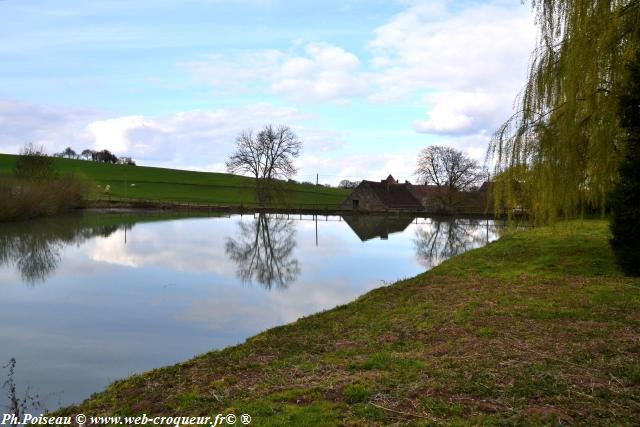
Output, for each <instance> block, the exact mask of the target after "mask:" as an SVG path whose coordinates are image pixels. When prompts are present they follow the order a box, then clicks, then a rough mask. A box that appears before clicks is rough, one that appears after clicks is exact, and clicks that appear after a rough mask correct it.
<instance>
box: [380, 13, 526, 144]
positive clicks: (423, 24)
mask: <svg viewBox="0 0 640 427" xmlns="http://www.w3.org/2000/svg"><path fill="white" fill-rule="evenodd" d="M453 7H454V4H453V3H446V2H436V3H435V4H434V3H432V2H429V3H426V2H413V3H412V4H411V6H410V7H408V8H407V10H405V11H404V12H402V13H400V14H398V15H396V16H394V17H393V18H392V19H391V20H390V21H389V22H388V23H386V24H385V25H383V26H381V27H379V28H378V29H377V30H376V36H375V38H374V39H373V40H372V41H371V42H370V44H369V47H370V49H371V50H372V52H373V53H374V58H373V65H374V67H375V69H376V72H375V83H376V85H377V86H378V87H379V91H377V92H376V93H375V95H372V96H371V97H370V99H371V100H372V101H374V102H391V101H395V100H398V99H401V98H403V97H407V96H410V95H412V94H415V93H419V92H420V91H429V93H430V95H428V96H427V98H426V101H427V119H426V120H422V121H417V122H416V123H415V124H414V128H415V129H416V130H417V131H418V132H429V133H451V134H460V133H466V134H471V133H474V132H478V131H480V130H488V129H493V128H495V127H496V126H497V125H498V124H499V123H500V122H502V121H503V120H505V119H506V118H507V117H508V116H509V115H510V112H511V106H512V103H513V99H514V98H515V95H516V94H517V93H518V91H519V90H520V88H521V86H522V85H523V83H524V79H525V77H526V69H527V61H528V55H529V52H530V51H531V49H532V47H533V45H534V41H535V33H536V31H535V27H534V24H533V17H532V15H531V13H530V11H529V9H528V8H525V7H523V6H518V5H511V4H506V5H505V4H501V3H499V2H493V3H489V4H483V5H477V4H473V5H471V6H468V7H466V8H463V9H462V10H456V11H455V12H451V9H452V8H453Z"/></svg>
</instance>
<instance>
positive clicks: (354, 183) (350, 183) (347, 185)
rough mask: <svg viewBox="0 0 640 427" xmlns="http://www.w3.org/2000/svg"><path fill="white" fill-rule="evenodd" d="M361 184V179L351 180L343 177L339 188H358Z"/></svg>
mask: <svg viewBox="0 0 640 427" xmlns="http://www.w3.org/2000/svg"><path fill="white" fill-rule="evenodd" d="M358 185H360V181H349V180H348V179H343V180H342V181H340V183H339V184H338V188H356V187H357V186H358Z"/></svg>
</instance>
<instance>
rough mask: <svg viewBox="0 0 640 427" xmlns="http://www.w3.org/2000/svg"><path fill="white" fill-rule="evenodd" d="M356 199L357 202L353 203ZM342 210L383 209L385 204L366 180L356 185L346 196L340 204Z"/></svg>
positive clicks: (385, 208) (385, 207)
mask: <svg viewBox="0 0 640 427" xmlns="http://www.w3.org/2000/svg"><path fill="white" fill-rule="evenodd" d="M354 201H357V203H354ZM356 205H357V206H356ZM340 208H341V209H342V210H354V211H355V210H360V211H378V212H380V211H385V210H387V206H386V205H385V204H384V203H383V201H382V200H380V198H379V197H378V195H377V194H376V193H375V191H373V189H371V187H369V185H367V183H366V182H363V183H361V184H360V185H358V186H357V187H356V188H355V189H354V190H353V191H352V192H351V194H350V195H349V197H347V200H345V201H344V202H343V203H342V205H341V206H340Z"/></svg>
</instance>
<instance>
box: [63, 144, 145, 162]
mask: <svg viewBox="0 0 640 427" xmlns="http://www.w3.org/2000/svg"><path fill="white" fill-rule="evenodd" d="M54 157H64V158H67V159H77V160H91V161H92V162H99V163H111V164H114V165H115V164H119V165H131V166H135V165H136V162H135V161H133V160H132V159H131V157H118V156H116V155H115V154H113V153H111V151H109V150H100V151H96V150H91V149H89V148H87V149H84V150H82V152H81V153H80V154H78V153H76V151H75V150H74V149H73V148H71V147H67V148H65V149H64V150H63V151H62V152H60V153H55V154H54Z"/></svg>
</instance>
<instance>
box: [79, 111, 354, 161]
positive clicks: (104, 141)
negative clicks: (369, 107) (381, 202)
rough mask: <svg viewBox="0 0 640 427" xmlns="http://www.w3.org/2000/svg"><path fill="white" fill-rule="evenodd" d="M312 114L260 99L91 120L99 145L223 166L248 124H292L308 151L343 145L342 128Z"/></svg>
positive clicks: (144, 156) (144, 157) (152, 156)
mask: <svg viewBox="0 0 640 427" xmlns="http://www.w3.org/2000/svg"><path fill="white" fill-rule="evenodd" d="M310 120H311V116H309V115H307V114H304V113H301V112H300V111H298V110H296V109H293V108H282V107H274V106H271V105H268V104H255V105H250V106H246V107H235V108H227V109H219V110H215V111H191V112H181V113H175V114H172V115H169V116H165V117H159V118H145V117H143V116H126V117H120V118H116V119H107V120H102V121H96V122H93V123H91V124H89V125H88V129H89V132H90V133H91V136H92V138H93V140H94V147H95V148H98V149H100V148H109V147H111V149H113V150H114V151H115V152H116V153H117V154H119V155H128V156H132V157H133V158H135V159H140V160H144V161H146V162H152V163H153V164H159V163H166V164H171V165H173V166H174V167H177V166H180V167H187V166H190V167H192V168H193V166H196V167H197V168H204V169H207V170H216V171H222V170H223V169H224V159H226V158H227V157H228V155H229V154H230V152H231V151H232V150H233V146H234V141H235V138H236V136H237V135H238V133H239V132H240V131H241V130H243V129H259V128H261V127H262V126H264V125H265V124H268V123H273V124H287V125H289V126H291V127H292V129H293V130H294V131H295V132H296V133H298V135H299V136H300V138H301V140H302V141H303V147H304V150H305V153H313V152H315V151H327V150H334V149H336V148H339V147H340V146H341V145H342V139H341V137H342V136H341V134H339V133H337V132H331V131H324V130H322V129H320V128H316V127H312V126H310V125H309V123H308V122H309V121H310Z"/></svg>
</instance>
